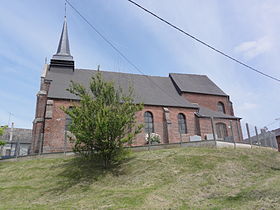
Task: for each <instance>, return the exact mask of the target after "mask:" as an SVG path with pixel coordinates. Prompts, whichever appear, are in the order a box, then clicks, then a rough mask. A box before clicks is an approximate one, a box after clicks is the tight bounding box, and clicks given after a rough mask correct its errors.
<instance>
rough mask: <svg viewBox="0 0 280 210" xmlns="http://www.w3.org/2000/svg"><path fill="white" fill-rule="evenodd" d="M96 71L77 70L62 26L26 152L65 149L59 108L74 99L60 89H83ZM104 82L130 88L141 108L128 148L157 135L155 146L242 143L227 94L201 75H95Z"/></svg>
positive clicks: (68, 147)
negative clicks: (77, 86) (140, 127)
mask: <svg viewBox="0 0 280 210" xmlns="http://www.w3.org/2000/svg"><path fill="white" fill-rule="evenodd" d="M96 72H97V70H90V69H79V68H76V67H75V62H74V59H73V57H72V56H71V53H70V46H69V39H68V32H67V23H66V19H65V20H64V24H63V29H62V33H61V37H60V41H59V45H58V49H57V52H56V54H55V55H53V57H52V59H51V61H50V63H49V64H46V65H45V66H44V70H43V73H42V76H41V85H40V90H39V92H38V94H37V104H36V112H35V119H34V121H33V131H32V148H31V150H32V153H41V152H44V153H48V152H61V151H65V150H66V151H71V143H70V142H69V141H68V138H67V135H68V132H69V131H67V128H68V126H67V125H68V123H69V120H70V119H69V117H68V116H67V115H66V114H65V113H64V112H63V111H62V110H61V107H62V106H64V107H70V106H71V104H73V102H78V101H79V98H77V97H76V96H75V95H73V94H71V93H69V92H68V91H67V90H66V89H67V88H68V87H69V85H70V81H74V82H78V83H80V84H82V85H84V86H85V87H88V86H89V82H90V78H91V77H92V76H93V75H94V74H96ZM100 72H101V73H102V75H103V78H104V79H105V80H106V81H113V82H114V83H115V84H116V85H117V86H120V87H121V88H122V89H124V90H125V89H128V88H129V87H130V86H132V87H133V89H134V95H135V103H143V104H144V109H143V110H142V111H139V112H138V113H137V114H136V117H137V120H138V122H139V123H143V124H144V129H143V131H142V133H140V134H138V135H137V136H136V138H135V140H134V142H133V145H135V146H137V145H146V144H147V140H146V139H147V133H155V134H156V135H157V136H159V137H160V144H170V143H179V142H190V141H207V140H213V139H215V140H225V141H235V142H239V141H242V131H241V127H240V119H241V118H239V117H236V116H235V115H234V110H233V105H232V102H231V101H230V97H229V95H227V94H226V93H224V92H223V91H222V90H221V89H220V88H219V87H218V86H217V85H216V84H215V83H214V82H212V81H211V80H210V79H209V78H208V77H207V76H205V75H194V74H178V73H170V74H169V75H168V76H166V77H161V76H148V75H138V74H128V73H119V72H109V71H100Z"/></svg>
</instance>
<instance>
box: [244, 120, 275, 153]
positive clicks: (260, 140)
mask: <svg viewBox="0 0 280 210" xmlns="http://www.w3.org/2000/svg"><path fill="white" fill-rule="evenodd" d="M243 131H244V136H245V138H244V140H243V141H244V142H245V143H247V144H251V145H256V146H262V147H271V148H274V149H278V143H277V140H276V135H275V133H274V132H272V131H269V130H267V128H258V127H257V126H253V125H250V124H248V123H246V124H245V127H244V129H243Z"/></svg>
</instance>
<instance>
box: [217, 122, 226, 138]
mask: <svg viewBox="0 0 280 210" xmlns="http://www.w3.org/2000/svg"><path fill="white" fill-rule="evenodd" d="M216 132H217V136H218V138H219V139H225V137H227V136H228V133H227V126H226V124H224V123H216Z"/></svg>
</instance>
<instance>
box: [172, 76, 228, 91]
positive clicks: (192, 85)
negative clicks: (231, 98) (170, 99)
mask: <svg viewBox="0 0 280 210" xmlns="http://www.w3.org/2000/svg"><path fill="white" fill-rule="evenodd" d="M170 77H171V78H172V79H173V81H174V82H175V84H176V85H177V86H178V88H179V89H180V91H181V92H188V93H201V94H210V95H219V96H228V95H227V94H226V93H224V92H223V91H222V90H221V89H220V88H219V87H218V86H217V85H216V84H215V83H214V82H212V81H211V80H210V79H209V78H208V77H207V76H206V75H196V74H178V73H171V74H170Z"/></svg>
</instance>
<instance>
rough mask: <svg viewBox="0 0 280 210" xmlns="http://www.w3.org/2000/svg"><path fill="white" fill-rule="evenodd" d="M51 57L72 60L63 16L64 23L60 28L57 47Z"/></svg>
mask: <svg viewBox="0 0 280 210" xmlns="http://www.w3.org/2000/svg"><path fill="white" fill-rule="evenodd" d="M53 58H54V59H66V60H69V59H70V60H73V56H71V54H70V45H69V38H68V30H67V21H66V17H65V18H64V23H63V28H62V32H61V36H60V40H59V44H58V48H57V51H56V54H55V55H54V56H53Z"/></svg>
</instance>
